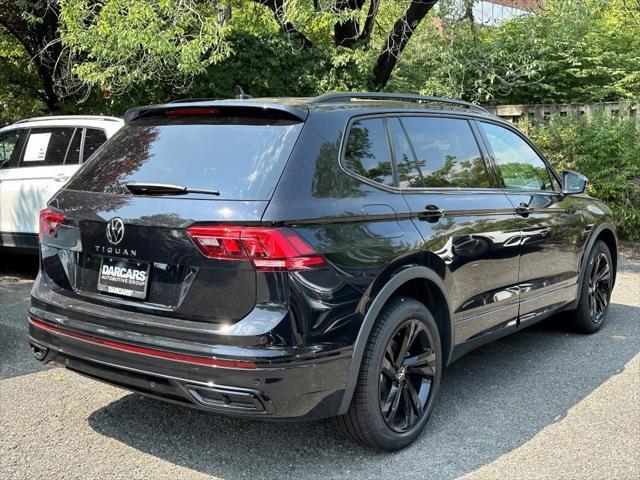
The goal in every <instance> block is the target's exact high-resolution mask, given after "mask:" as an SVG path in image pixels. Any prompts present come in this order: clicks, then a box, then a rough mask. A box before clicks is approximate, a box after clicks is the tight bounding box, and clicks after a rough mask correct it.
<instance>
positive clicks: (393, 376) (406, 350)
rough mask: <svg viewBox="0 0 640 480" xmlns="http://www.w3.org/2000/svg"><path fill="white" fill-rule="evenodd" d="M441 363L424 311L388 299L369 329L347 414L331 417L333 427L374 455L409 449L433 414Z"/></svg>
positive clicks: (432, 324)
mask: <svg viewBox="0 0 640 480" xmlns="http://www.w3.org/2000/svg"><path fill="white" fill-rule="evenodd" d="M442 358H443V356H442V343H441V341H440V331H439V330H438V326H437V324H436V321H435V318H434V317H433V315H432V314H431V312H430V311H429V309H428V308H427V306H426V305H425V304H423V303H421V302H419V301H417V300H416V299H413V298H408V297H395V298H392V299H390V300H389V301H388V302H387V304H386V305H385V306H384V308H383V309H382V310H381V311H380V313H379V314H378V316H377V318H376V322H375V324H374V325H373V327H372V329H371V332H370V334H369V338H368V340H367V345H366V347H365V349H364V354H363V358H362V362H361V364H360V372H359V374H358V383H357V385H356V388H355V391H354V394H353V398H352V400H351V404H350V405H349V410H348V411H347V413H346V414H344V415H340V416H338V417H336V419H335V422H336V425H337V427H338V428H339V429H340V431H341V432H342V433H343V434H344V435H345V436H347V437H349V438H351V439H352V440H355V441H357V442H359V443H361V444H362V445H366V446H368V447H373V448H378V449H380V450H387V451H393V450H399V449H401V448H404V447H406V446H407V445H410V444H411V443H412V442H414V441H415V440H416V439H417V438H418V436H419V435H420V433H421V432H422V430H424V427H425V425H426V424H427V422H428V421H429V417H430V416H431V412H432V411H433V407H434V405H435V400H436V398H437V396H438V391H439V388H440V379H441V377H442Z"/></svg>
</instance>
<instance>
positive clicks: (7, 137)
mask: <svg viewBox="0 0 640 480" xmlns="http://www.w3.org/2000/svg"><path fill="white" fill-rule="evenodd" d="M23 136H24V130H11V131H8V132H4V133H0V170H2V169H5V168H10V167H11V166H15V165H16V164H17V162H18V156H19V155H20V152H19V150H20V148H19V147H20V139H21V138H22V137H23Z"/></svg>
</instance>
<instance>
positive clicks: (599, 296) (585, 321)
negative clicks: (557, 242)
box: [567, 240, 614, 333]
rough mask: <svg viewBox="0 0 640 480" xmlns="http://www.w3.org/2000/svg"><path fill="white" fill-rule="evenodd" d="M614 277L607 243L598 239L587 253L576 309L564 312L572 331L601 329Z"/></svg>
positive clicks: (595, 330) (592, 331)
mask: <svg viewBox="0 0 640 480" xmlns="http://www.w3.org/2000/svg"><path fill="white" fill-rule="evenodd" d="M613 280H614V270H613V263H612V261H611V252H610V251H609V247H607V244H606V243H604V242H603V241H602V240H598V241H597V242H596V243H595V244H594V245H593V248H592V249H591V252H590V253H589V259H588V261H587V269H586V271H585V275H584V278H583V279H582V285H581V286H580V293H579V295H580V297H579V300H578V306H577V308H576V309H575V310H571V311H569V312H567V314H568V316H569V320H570V322H571V326H572V327H573V329H574V330H576V331H578V332H581V333H594V332H597V331H598V330H600V327H602V324H603V323H604V320H605V316H606V313H607V309H608V307H609V302H610V300H611V290H612V287H613Z"/></svg>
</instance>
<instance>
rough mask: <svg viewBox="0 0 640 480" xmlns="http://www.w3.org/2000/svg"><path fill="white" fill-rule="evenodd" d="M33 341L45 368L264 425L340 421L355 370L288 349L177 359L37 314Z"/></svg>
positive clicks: (347, 357) (346, 360)
mask: <svg viewBox="0 0 640 480" xmlns="http://www.w3.org/2000/svg"><path fill="white" fill-rule="evenodd" d="M29 342H30V344H31V346H32V348H34V349H35V353H37V355H36V358H38V359H39V360H40V361H42V362H43V363H50V362H51V363H53V364H56V365H60V366H64V367H66V368H68V369H70V370H73V371H76V372H78V373H81V374H83V375H86V376H88V377H91V378H93V379H96V380H99V381H103V382H106V383H110V384H113V385H116V386H119V387H122V388H125V389H128V390H131V391H137V392H140V393H143V394H145V395H148V396H151V397H155V398H160V399H163V400H166V401H170V402H175V403H180V404H184V405H188V406H192V407H195V408H199V409H204V410H211V411H216V412H221V413H226V414H231V415H242V416H250V417H259V418H265V419H266V418H273V419H291V420H306V419H317V418H325V417H329V416H333V415H336V414H337V413H338V408H339V405H340V402H341V400H342V396H343V393H344V389H345V385H346V382H347V373H348V370H349V366H350V363H351V350H350V349H342V350H336V351H335V352H334V353H333V354H329V355H327V352H325V353H324V354H323V356H322V357H319V358H316V359H308V358H307V359H305V360H304V361H302V362H300V361H296V360H295V356H292V354H291V351H289V350H288V351H286V352H284V351H283V352H282V356H281V357H280V361H279V357H278V356H275V355H274V353H275V352H274V350H273V349H270V350H269V351H268V352H265V353H267V354H268V356H267V355H265V357H264V361H261V360H260V358H256V356H255V354H254V355H253V357H252V358H253V360H254V362H242V361H239V362H235V361H234V360H233V359H228V358H227V359H214V358H212V357H209V358H206V357H202V356H200V355H193V356H192V355H189V354H186V353H180V354H177V353H174V352H170V351H167V350H164V349H159V348H141V347H139V346H136V345H133V344H129V343H122V342H119V341H112V340H109V339H108V338H104V337H102V336H90V335H83V334H80V333H79V332H77V331H74V330H69V329H68V328H65V326H64V325H58V324H55V323H53V322H51V321H49V320H47V321H43V319H42V318H37V317H34V315H33V314H30V320H29ZM129 347H133V348H129ZM167 353H168V354H169V355H167ZM199 359H203V360H207V361H209V364H207V361H199ZM216 362H217V363H216ZM225 362H227V363H225ZM234 362H235V363H234Z"/></svg>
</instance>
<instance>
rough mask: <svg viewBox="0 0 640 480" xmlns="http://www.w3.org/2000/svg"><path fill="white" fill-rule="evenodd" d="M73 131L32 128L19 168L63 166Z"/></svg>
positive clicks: (71, 128) (72, 129)
mask: <svg viewBox="0 0 640 480" xmlns="http://www.w3.org/2000/svg"><path fill="white" fill-rule="evenodd" d="M75 131H76V129H75V128H73V127H61V128H32V129H31V130H30V131H29V136H28V137H27V141H26V145H25V147H24V153H23V155H22V159H21V160H20V166H21V167H44V166H51V165H63V164H64V163H65V158H66V156H67V153H68V151H69V146H70V144H71V141H72V140H73V137H74V133H75ZM71 163H73V162H71ZM76 163H77V162H76Z"/></svg>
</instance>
